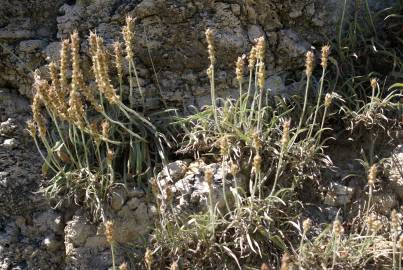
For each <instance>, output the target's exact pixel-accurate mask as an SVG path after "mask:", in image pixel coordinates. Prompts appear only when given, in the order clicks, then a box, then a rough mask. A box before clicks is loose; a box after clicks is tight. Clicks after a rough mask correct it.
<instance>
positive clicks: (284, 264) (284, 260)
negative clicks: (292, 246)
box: [280, 252, 291, 270]
mask: <svg viewBox="0 0 403 270" xmlns="http://www.w3.org/2000/svg"><path fill="white" fill-rule="evenodd" d="M290 261H291V258H290V255H289V254H288V252H284V254H283V256H282V257H281V267H280V270H289V269H290V267H289V266H290Z"/></svg>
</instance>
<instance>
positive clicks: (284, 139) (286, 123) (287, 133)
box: [281, 119, 291, 147]
mask: <svg viewBox="0 0 403 270" xmlns="http://www.w3.org/2000/svg"><path fill="white" fill-rule="evenodd" d="M290 125H291V119H288V120H287V121H284V123H283V136H282V137H281V145H282V147H285V146H286V145H287V144H288V142H289V141H290Z"/></svg>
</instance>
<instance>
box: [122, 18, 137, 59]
mask: <svg viewBox="0 0 403 270" xmlns="http://www.w3.org/2000/svg"><path fill="white" fill-rule="evenodd" d="M134 23H135V20H134V19H133V18H132V17H130V16H127V17H126V25H125V26H124V27H123V31H122V32H123V39H124V41H125V47H126V58H127V60H128V61H131V60H133V59H134Z"/></svg>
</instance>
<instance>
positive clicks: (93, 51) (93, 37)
mask: <svg viewBox="0 0 403 270" xmlns="http://www.w3.org/2000/svg"><path fill="white" fill-rule="evenodd" d="M88 43H89V44H90V53H91V55H92V56H94V55H95V54H96V53H97V50H98V48H97V35H96V34H95V33H94V32H92V31H90V36H89V38H88Z"/></svg>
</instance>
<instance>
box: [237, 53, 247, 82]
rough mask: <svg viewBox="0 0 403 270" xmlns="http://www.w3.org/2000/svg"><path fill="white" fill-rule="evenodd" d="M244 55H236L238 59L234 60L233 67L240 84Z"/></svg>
mask: <svg viewBox="0 0 403 270" xmlns="http://www.w3.org/2000/svg"><path fill="white" fill-rule="evenodd" d="M244 58H245V55H243V56H240V57H238V60H237V61H236V69H235V74H236V79H237V80H238V82H239V84H242V82H243V73H244V65H245V62H244V60H243V59H244Z"/></svg>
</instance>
